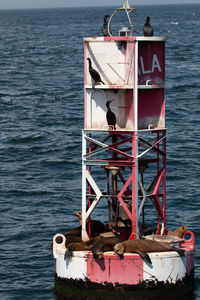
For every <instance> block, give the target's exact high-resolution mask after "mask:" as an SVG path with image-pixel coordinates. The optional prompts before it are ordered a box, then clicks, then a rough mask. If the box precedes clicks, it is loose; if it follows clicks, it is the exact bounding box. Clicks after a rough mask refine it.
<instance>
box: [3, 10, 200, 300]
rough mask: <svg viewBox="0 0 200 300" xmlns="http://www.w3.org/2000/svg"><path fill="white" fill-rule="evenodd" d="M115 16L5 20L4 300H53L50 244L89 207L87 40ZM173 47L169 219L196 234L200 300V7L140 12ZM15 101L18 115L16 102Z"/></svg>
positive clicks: (36, 15) (19, 13)
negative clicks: (84, 204) (85, 199)
mask: <svg viewBox="0 0 200 300" xmlns="http://www.w3.org/2000/svg"><path fill="white" fill-rule="evenodd" d="M112 11H113V8H80V9H79V8H76V9H66V8H65V9H49V10H48V9H46V10H39V9H38V10H15V11H14V10H13V11H6V10H2V11H0V95H1V96H2V100H0V204H1V207H0V208H1V218H0V230H1V234H0V299H1V300H6V299H24V300H25V299H48V300H51V299H55V295H54V290H53V287H54V261H53V258H52V256H51V249H50V244H51V240H52V237H53V235H54V234H55V233H57V232H63V231H64V230H66V229H67V228H69V227H71V226H77V220H76V219H75V218H74V216H73V212H74V210H77V209H80V205H81V129H82V127H83V42H82V38H83V37H84V36H96V35H99V34H100V28H101V25H102V16H103V15H104V14H105V13H112ZM138 11H139V14H140V27H139V33H140V34H142V24H143V23H144V20H145V17H146V16H147V15H150V16H151V22H152V24H153V26H154V32H155V35H157V36H165V37H166V38H167V43H166V125H167V127H168V133H167V137H168V138H167V149H168V153H167V155H168V156H167V163H168V164H167V203H168V206H167V217H168V226H169V228H171V229H173V228H175V227H178V226H180V225H184V224H188V225H189V229H191V230H192V231H193V232H194V233H195V237H196V250H195V283H196V287H195V291H194V295H191V297H190V298H191V299H200V255H199V250H200V247H199V242H200V226H199V219H200V210H199V201H200V198H199V194H200V188H199V178H200V162H199V160H200V154H199V152H200V151H199V148H200V134H199V131H200V123H199V113H200V90H199V81H200V71H199V69H200V59H199V49H200V36H199V28H200V5H179V6H176V5H173V6H160V7H159V6H151V7H147V6H146V7H138ZM51 93H54V94H56V95H58V96H59V97H60V100H59V101H56V100H55V99H54V98H53V97H52V96H51ZM10 98H12V99H13V102H12V105H9V103H10V102H9V101H10V100H9V99H10Z"/></svg>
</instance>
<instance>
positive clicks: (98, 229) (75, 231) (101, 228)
mask: <svg viewBox="0 0 200 300" xmlns="http://www.w3.org/2000/svg"><path fill="white" fill-rule="evenodd" d="M74 215H75V216H77V217H78V218H79V222H80V225H82V212H81V211H76V212H74ZM89 222H90V236H91V237H92V238H93V237H95V236H97V235H99V234H100V233H104V232H106V231H108V229H107V228H106V226H105V225H104V224H103V223H102V222H101V221H98V220H90V221H89V219H87V222H86V231H87V233H88V232H89ZM81 229H82V226H79V227H76V228H72V229H70V230H67V231H65V232H64V235H65V236H67V235H76V236H79V237H81Z"/></svg>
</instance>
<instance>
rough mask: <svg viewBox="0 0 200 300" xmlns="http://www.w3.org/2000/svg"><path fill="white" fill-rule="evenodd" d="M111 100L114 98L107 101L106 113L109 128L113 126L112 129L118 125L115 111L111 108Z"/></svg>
mask: <svg viewBox="0 0 200 300" xmlns="http://www.w3.org/2000/svg"><path fill="white" fill-rule="evenodd" d="M110 102H112V100H110V101H107V102H106V106H107V108H108V110H107V113H106V119H107V123H108V126H109V128H110V127H111V128H112V129H113V128H114V129H116V127H115V125H116V116H115V114H114V112H112V110H111V109H110Z"/></svg>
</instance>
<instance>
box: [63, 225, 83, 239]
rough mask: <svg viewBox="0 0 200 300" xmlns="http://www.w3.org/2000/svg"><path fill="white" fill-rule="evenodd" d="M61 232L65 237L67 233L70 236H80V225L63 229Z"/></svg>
mask: <svg viewBox="0 0 200 300" xmlns="http://www.w3.org/2000/svg"><path fill="white" fill-rule="evenodd" d="M63 234H64V236H65V237H67V236H68V235H70V236H72V235H75V236H78V237H81V226H79V227H75V228H72V229H69V230H67V231H65V232H64V233H63Z"/></svg>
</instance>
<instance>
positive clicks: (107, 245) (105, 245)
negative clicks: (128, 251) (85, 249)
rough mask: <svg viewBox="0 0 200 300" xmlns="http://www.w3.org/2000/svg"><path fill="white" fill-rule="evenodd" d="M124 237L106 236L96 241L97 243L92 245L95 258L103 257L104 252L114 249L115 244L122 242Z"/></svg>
mask: <svg viewBox="0 0 200 300" xmlns="http://www.w3.org/2000/svg"><path fill="white" fill-rule="evenodd" d="M122 241H123V239H121V238H120V237H116V236H114V237H104V238H102V239H100V240H99V241H97V242H95V244H94V245H93V247H92V254H93V256H94V257H95V258H99V259H101V258H103V252H106V251H113V247H114V245H116V244H117V243H120V242H122Z"/></svg>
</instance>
